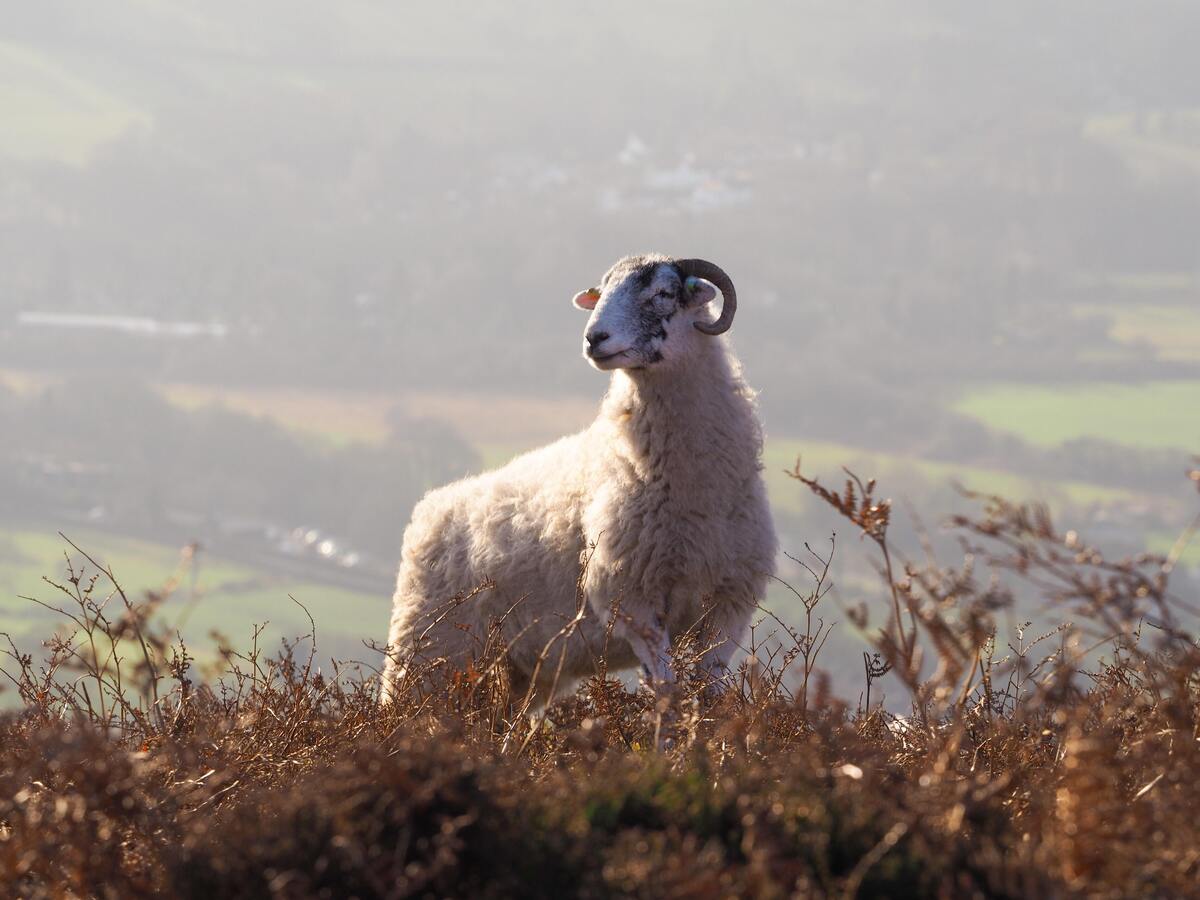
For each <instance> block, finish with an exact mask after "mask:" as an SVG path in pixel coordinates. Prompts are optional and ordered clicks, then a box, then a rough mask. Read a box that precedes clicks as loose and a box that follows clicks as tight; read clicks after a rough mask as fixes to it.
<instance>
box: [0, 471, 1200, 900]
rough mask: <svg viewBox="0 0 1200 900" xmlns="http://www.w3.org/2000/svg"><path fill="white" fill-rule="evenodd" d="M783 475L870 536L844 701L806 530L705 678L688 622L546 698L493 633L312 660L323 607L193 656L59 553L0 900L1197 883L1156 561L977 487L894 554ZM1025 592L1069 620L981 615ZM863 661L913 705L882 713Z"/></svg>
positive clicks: (7, 742) (14, 787)
mask: <svg viewBox="0 0 1200 900" xmlns="http://www.w3.org/2000/svg"><path fill="white" fill-rule="evenodd" d="M795 475H796V476H797V477H798V478H800V477H801V475H800V472H799V469H797V470H796V472H795ZM1191 477H1192V479H1193V480H1194V481H1196V482H1197V484H1198V485H1200V472H1193V473H1192V474H1191ZM801 480H803V481H804V483H805V484H807V485H808V487H809V488H810V489H812V490H813V491H814V492H815V493H816V494H817V495H819V496H820V497H822V498H823V499H825V500H826V501H827V502H828V503H829V504H831V505H832V506H834V507H835V508H836V509H838V510H839V511H840V512H841V513H842V514H843V515H844V516H845V517H846V518H848V519H849V520H850V521H851V522H853V523H854V524H855V525H856V526H857V527H858V528H859V529H861V530H862V532H863V533H864V535H865V536H866V537H867V538H868V539H869V540H870V541H872V542H874V543H875V544H876V545H877V546H878V548H879V550H880V553H881V557H880V560H881V570H882V571H883V573H884V578H885V582H886V584H885V587H886V589H887V597H888V600H887V603H886V605H885V607H884V608H885V609H887V611H888V614H887V620H886V622H884V623H883V625H882V626H881V627H876V628H874V629H872V628H871V625H870V623H869V621H868V618H869V616H868V610H867V609H865V608H860V609H855V610H851V613H852V615H853V617H854V619H855V622H856V624H857V625H859V627H861V628H862V629H864V631H865V632H866V633H868V634H873V635H875V652H873V653H870V654H866V655H865V659H864V662H865V673H864V674H865V677H866V682H865V684H864V692H863V699H862V701H860V702H859V703H858V704H857V705H855V706H851V705H848V704H846V703H844V702H842V701H840V700H838V699H837V698H835V697H832V696H830V692H829V690H828V687H827V685H826V684H825V683H824V680H823V679H822V678H821V675H820V669H819V659H818V657H819V655H820V652H821V648H822V640H823V638H822V635H823V634H824V633H825V629H826V624H825V619H824V618H823V617H822V615H821V613H822V611H823V609H824V607H822V606H821V603H822V600H823V598H824V596H825V591H826V590H827V578H828V570H827V565H826V563H827V560H826V559H824V558H822V557H820V556H818V555H817V554H815V553H812V551H809V552H810V553H811V554H812V555H811V556H810V557H806V558H805V562H806V563H807V564H810V565H811V568H812V573H813V578H814V584H813V586H812V587H811V589H810V590H809V591H808V592H799V593H800V597H799V599H800V600H801V601H802V604H803V613H802V616H801V619H802V624H803V625H804V626H805V630H804V631H803V632H801V631H798V630H791V629H789V628H787V626H784V625H783V623H781V622H780V623H778V628H781V629H782V631H779V630H777V631H776V635H777V636H782V637H783V639H784V640H783V642H782V643H777V642H772V641H766V640H764V641H762V642H760V643H759V644H758V645H756V646H755V647H752V648H751V649H752V651H753V655H752V656H751V657H750V658H749V661H748V662H747V663H745V664H743V665H742V667H741V668H740V670H739V672H738V673H737V676H736V679H735V683H734V684H733V686H732V687H731V688H730V689H729V690H727V691H725V692H724V693H722V694H717V693H715V692H712V691H709V690H706V688H707V687H708V686H707V685H705V684H703V683H701V682H700V681H699V680H698V679H697V678H696V677H695V676H694V675H693V674H692V673H693V671H694V669H693V667H692V666H691V665H690V657H692V656H694V654H695V652H696V648H697V647H701V646H703V642H702V640H699V639H698V640H697V641H696V642H695V643H694V644H691V645H689V646H681V647H680V648H678V653H679V659H678V665H679V668H680V671H681V673H683V674H684V676H685V677H684V678H683V679H682V681H681V686H680V687H679V689H678V690H677V691H676V692H675V694H674V695H673V696H671V697H667V698H655V697H654V696H652V695H651V694H650V693H649V692H648V691H646V690H640V691H638V692H636V693H630V692H629V691H627V690H626V688H625V687H624V686H623V685H622V684H621V683H620V682H618V681H616V680H614V679H612V678H611V677H609V675H608V673H607V671H606V670H605V668H604V666H603V663H602V661H598V663H597V671H596V675H595V676H594V677H592V678H590V679H589V680H587V681H586V682H585V683H583V684H582V685H581V686H580V687H579V688H578V690H577V691H576V692H575V693H574V694H572V695H570V696H568V697H565V698H563V699H561V700H558V701H557V702H555V703H553V704H552V705H551V706H550V707H549V708H548V709H544V710H540V711H539V710H531V708H530V707H528V705H527V704H526V703H525V702H524V698H523V697H515V696H512V695H510V690H509V685H508V683H507V681H506V678H505V675H504V668H503V666H502V665H500V664H499V659H500V656H499V650H500V649H501V648H498V647H495V646H493V645H491V644H494V642H491V644H489V642H488V641H484V646H485V652H483V653H482V654H481V657H480V659H479V660H477V662H476V663H475V664H474V665H472V666H471V667H470V668H469V669H468V670H467V671H465V672H454V673H450V674H449V676H448V677H446V678H445V679H443V680H442V682H441V683H442V687H441V688H440V689H439V690H438V691H436V692H435V693H434V694H433V695H429V694H428V693H427V692H425V689H424V685H426V684H427V682H428V679H426V678H424V677H423V673H420V672H416V673H412V674H411V676H410V683H407V684H406V685H404V686H402V690H401V691H400V692H399V694H398V699H397V702H395V703H394V704H392V705H391V706H389V707H380V706H379V705H378V704H377V702H376V684H375V681H374V680H373V677H372V673H371V671H370V667H367V666H363V665H361V664H358V665H356V664H345V665H341V664H335V665H333V667H332V669H330V670H328V671H323V670H321V669H319V668H318V666H317V664H316V657H315V655H314V653H313V651H312V648H313V647H314V646H315V645H316V643H317V641H316V631H317V630H316V628H315V626H314V628H313V631H312V633H311V634H309V635H307V636H305V638H303V639H301V641H299V642H297V643H296V644H293V645H287V646H285V647H284V648H283V650H282V651H281V652H279V653H277V654H275V655H273V656H271V655H268V654H266V653H264V652H263V651H262V650H261V649H260V648H259V647H258V646H257V641H254V642H252V644H251V648H250V649H249V650H248V651H246V652H238V651H236V650H234V649H232V648H230V647H226V648H225V649H224V650H223V656H222V660H223V661H222V664H221V667H220V671H219V672H217V673H214V674H213V675H212V677H208V678H204V679H197V678H195V677H194V676H193V671H192V670H193V662H192V660H191V658H190V657H189V655H188V652H187V650H186V648H184V647H182V646H180V645H179V644H178V643H177V642H173V641H172V640H171V637H170V635H167V634H164V633H162V632H161V631H160V630H159V628H158V626H157V625H156V624H155V618H154V616H153V612H154V610H155V608H156V607H157V606H158V605H159V604H160V603H161V602H162V600H163V599H164V597H165V596H167V594H169V591H170V589H171V587H172V586H171V585H170V584H168V585H167V587H166V589H165V590H164V591H163V592H162V593H160V594H156V595H151V596H149V597H147V598H145V599H144V600H142V601H138V602H134V601H132V600H129V599H128V598H126V597H125V596H124V594H123V593H122V592H121V590H120V588H119V586H118V584H117V581H116V578H115V577H114V574H113V573H111V572H109V571H106V570H105V569H104V568H103V567H102V566H100V565H99V564H96V563H95V562H89V565H88V568H87V569H86V570H84V571H79V570H78V569H69V571H68V577H67V579H66V580H65V581H64V582H62V583H60V584H55V585H54V588H55V589H56V590H57V592H58V596H59V598H60V601H61V602H60V603H55V604H54V605H55V606H56V608H58V609H60V610H61V612H62V613H63V615H64V616H66V617H67V620H68V621H69V623H70V626H71V629H72V631H71V632H69V633H64V634H63V635H60V636H59V637H56V638H55V639H53V640H52V641H50V642H48V644H47V645H46V646H47V659H46V660H45V661H44V662H40V663H39V662H35V661H34V660H33V659H32V658H31V657H30V656H28V655H25V654H23V653H22V652H21V651H20V650H18V649H17V648H16V647H15V646H11V645H10V656H11V658H10V660H9V665H8V666H7V670H6V674H7V676H8V679H9V681H10V682H11V683H10V687H11V688H12V689H14V690H16V691H18V692H19V694H20V697H21V700H22V702H23V708H22V709H21V710H20V711H19V712H17V713H13V714H10V715H8V716H7V717H5V718H4V720H3V721H2V722H0V875H2V877H3V880H4V893H5V895H6V896H22V897H89V896H99V897H141V896H178V897H192V896H195V897H212V896H230V897H264V896H278V897H313V896H328V897H351V896H353V897H385V896H386V897H406V896H547V897H562V896H594V897H601V896H645V897H714V898H715V897H733V896H741V897H746V896H756V897H775V896H778V897H783V896H836V897H847V896H888V897H971V896H1013V897H1030V896H1037V897H1055V896H1068V897H1070V896H1089V897H1093V896H1095V897H1107V896H1111V897H1118V896H1189V895H1195V894H1196V893H1197V890H1196V884H1197V881H1198V879H1200V846H1198V845H1197V842H1196V840H1195V827H1194V815H1195V810H1196V809H1198V808H1200V779H1197V778H1196V777H1195V773H1196V772H1197V771H1198V769H1200V765H1198V763H1200V679H1198V677H1197V663H1198V661H1200V647H1198V646H1197V644H1196V642H1195V639H1194V637H1192V636H1190V635H1189V634H1188V633H1187V628H1188V627H1190V625H1192V624H1194V622H1195V618H1194V616H1195V609H1194V608H1193V607H1191V606H1189V605H1188V603H1186V602H1185V601H1184V600H1182V599H1181V598H1178V597H1175V596H1173V595H1172V593H1171V591H1170V588H1169V584H1168V577H1169V575H1170V573H1171V570H1172V568H1173V566H1174V563H1175V559H1174V558H1172V557H1171V556H1168V557H1166V558H1158V557H1151V556H1142V557H1138V558H1136V559H1131V560H1123V561H1119V562H1118V561H1109V560H1107V559H1105V558H1104V557H1103V556H1101V555H1100V554H1099V553H1098V552H1097V551H1095V550H1093V549H1091V548H1089V547H1086V546H1084V545H1083V544H1082V543H1081V542H1080V541H1079V539H1078V537H1077V536H1076V535H1074V534H1073V533H1070V532H1068V533H1066V534H1061V533H1059V532H1058V531H1057V530H1056V529H1055V528H1054V526H1053V525H1052V523H1051V522H1050V521H1049V518H1048V516H1047V515H1046V513H1045V512H1044V511H1043V510H1040V509H1037V508H1029V507H1024V506H1019V505H1014V504H1010V503H1007V502H1005V501H1003V500H1001V499H999V498H985V499H984V500H983V511H982V513H981V514H980V515H979V516H978V517H974V518H963V519H959V520H958V521H957V522H956V523H955V524H956V526H957V527H958V528H959V529H960V531H961V533H962V536H963V544H964V550H965V556H964V560H963V561H962V563H961V564H959V565H958V566H956V567H953V568H947V567H944V566H941V565H939V564H938V563H936V562H935V561H934V560H932V559H931V560H928V561H927V562H926V563H924V564H921V565H917V564H913V563H906V562H904V561H903V560H900V559H898V557H897V555H896V553H895V551H894V549H893V548H891V546H890V545H889V543H888V536H887V528H888V524H889V512H890V511H889V507H888V504H887V503H886V502H885V501H879V500H877V499H876V498H875V496H874V485H873V483H870V482H868V483H862V482H860V481H859V480H858V479H857V478H854V477H851V479H850V480H849V481H848V483H847V485H846V488H845V490H844V491H843V492H842V493H840V494H839V493H835V492H832V491H828V490H826V489H825V488H824V487H822V486H821V485H820V484H818V483H817V482H816V481H813V480H809V479H803V478H801ZM1180 547H1182V542H1181V544H1180ZM1031 590H1032V591H1034V592H1036V594H1037V595H1038V596H1039V597H1041V598H1043V599H1044V601H1045V603H1046V604H1047V606H1048V607H1049V608H1051V610H1052V611H1059V612H1062V613H1065V614H1069V615H1070V616H1071V617H1072V618H1073V620H1074V623H1075V624H1070V625H1069V624H1065V623H1064V624H1062V625H1060V626H1059V627H1057V628H1055V629H1053V630H1052V631H1051V632H1050V634H1048V635H1044V636H1042V637H1032V636H1031V635H1030V634H1029V633H1028V632H1027V629H1024V628H1022V629H1018V633H1017V634H1015V635H1005V634H1003V633H1000V632H998V631H997V626H996V624H995V621H996V616H997V613H998V611H1000V610H1004V609H1006V608H1008V607H1010V605H1011V604H1012V602H1013V597H1014V595H1015V594H1018V593H1019V594H1021V595H1022V596H1027V595H1028V594H1029V592H1030V591H1031ZM43 602H45V601H43ZM464 602H469V600H464ZM767 621H773V620H772V619H767ZM760 630H761V629H760ZM256 637H257V636H256ZM1005 646H1007V649H1006V650H1005V649H1002V648H1004V647H1005ZM554 662H555V656H554V648H553V646H551V647H549V648H548V649H547V652H546V664H547V665H551V666H552V665H554ZM881 679H883V680H887V681H891V680H893V679H894V680H895V681H897V682H898V683H899V684H900V685H903V687H904V688H905V689H906V690H907V691H908V693H909V695H910V697H911V702H912V714H911V715H909V716H905V717H902V718H901V717H897V716H894V715H892V714H891V713H889V712H887V711H885V710H884V709H882V708H880V707H879V706H878V705H877V704H876V705H872V699H871V697H872V695H871V693H870V690H871V687H872V685H873V684H875V683H877V682H879V681H880V680H881ZM874 696H875V699H876V700H877V699H878V693H875V695H874Z"/></svg>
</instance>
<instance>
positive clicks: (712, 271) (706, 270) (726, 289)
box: [675, 259, 737, 334]
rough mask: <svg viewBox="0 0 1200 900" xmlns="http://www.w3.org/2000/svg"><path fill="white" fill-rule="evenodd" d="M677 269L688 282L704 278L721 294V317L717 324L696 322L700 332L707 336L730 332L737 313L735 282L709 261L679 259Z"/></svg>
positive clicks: (676, 263)
mask: <svg viewBox="0 0 1200 900" xmlns="http://www.w3.org/2000/svg"><path fill="white" fill-rule="evenodd" d="M675 268H676V270H678V272H679V274H680V275H681V276H682V277H683V278H684V280H685V281H686V280H687V279H688V278H689V277H693V276H694V277H696V278H703V279H704V280H705V281H711V282H712V283H713V284H715V285H716V286H717V290H719V291H720V292H721V316H720V318H719V319H717V321H715V322H711V323H710V322H695V323H693V324H694V325H695V326H696V329H697V330H698V331H702V332H704V333H705V334H721V333H722V332H725V331H728V330H729V326H730V325H732V324H733V314H734V313H735V312H737V291H736V290H734V287H733V280H732V279H731V278H730V277H729V276H728V275H726V274H725V270H724V269H722V268H721V267H720V266H718V265H717V264H716V263H710V262H709V261H708V260H707V259H677V260H675Z"/></svg>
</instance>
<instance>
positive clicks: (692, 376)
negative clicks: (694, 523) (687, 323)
mask: <svg viewBox="0 0 1200 900" xmlns="http://www.w3.org/2000/svg"><path fill="white" fill-rule="evenodd" d="M750 397H751V394H750V391H749V389H748V388H747V387H746V385H745V382H744V381H742V378H741V376H740V374H738V373H737V372H736V370H735V367H734V365H733V364H732V363H731V361H730V360H729V358H728V357H727V356H726V354H725V351H724V350H723V348H721V347H719V346H713V347H712V348H711V351H710V352H707V353H702V354H698V355H697V358H696V359H694V360H693V361H691V362H690V363H689V364H688V365H686V366H680V367H677V368H675V369H674V370H672V371H669V372H661V373H659V372H654V371H650V370H634V371H624V370H623V371H619V372H617V373H615V374H614V375H613V381H612V386H611V387H610V389H609V393H608V396H607V397H606V398H605V403H604V411H605V413H606V417H607V418H608V420H609V421H610V422H611V423H612V424H613V425H614V426H615V428H616V429H617V431H618V434H619V444H620V448H619V452H621V453H622V455H625V456H627V457H628V459H629V462H631V463H632V464H633V465H634V466H635V468H637V469H638V470H639V471H641V472H644V473H646V474H649V473H651V472H654V473H657V474H659V475H662V474H667V473H670V474H671V475H672V480H677V479H681V480H685V481H687V480H690V479H691V477H693V476H695V477H699V478H706V479H707V478H712V477H713V476H714V475H717V474H718V473H717V472H716V471H714V468H717V469H719V468H742V467H745V466H751V467H753V469H754V471H757V466H758V457H759V452H760V450H761V438H760V435H759V429H758V423H757V418H756V416H755V413H754V407H753V402H752V400H751V399H750ZM664 469H665V470H666V472H664ZM727 474H728V475H729V476H735V475H737V474H745V473H734V472H729V473H727ZM737 480H740V479H737Z"/></svg>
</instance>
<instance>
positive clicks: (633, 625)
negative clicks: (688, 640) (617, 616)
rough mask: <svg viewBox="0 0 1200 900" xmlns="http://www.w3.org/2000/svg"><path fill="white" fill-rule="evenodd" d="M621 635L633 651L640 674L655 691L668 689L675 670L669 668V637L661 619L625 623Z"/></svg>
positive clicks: (672, 681) (671, 683)
mask: <svg viewBox="0 0 1200 900" xmlns="http://www.w3.org/2000/svg"><path fill="white" fill-rule="evenodd" d="M622 631H623V632H624V634H623V635H622V636H623V637H624V638H625V640H626V641H628V642H629V646H630V647H631V648H632V649H633V653H634V655H635V656H636V657H637V658H638V662H640V663H641V664H642V674H643V676H644V677H645V679H646V681H647V682H648V683H649V684H650V686H651V687H652V688H654V689H655V690H659V689H661V688H665V687H670V686H671V685H673V684H674V683H675V670H674V669H673V668H672V667H671V635H670V634H669V633H668V632H667V628H666V626H665V625H664V624H663V622H662V619H660V618H659V617H657V616H656V617H654V618H653V619H649V620H640V621H638V620H635V621H632V622H627V623H625V627H624V628H622Z"/></svg>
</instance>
